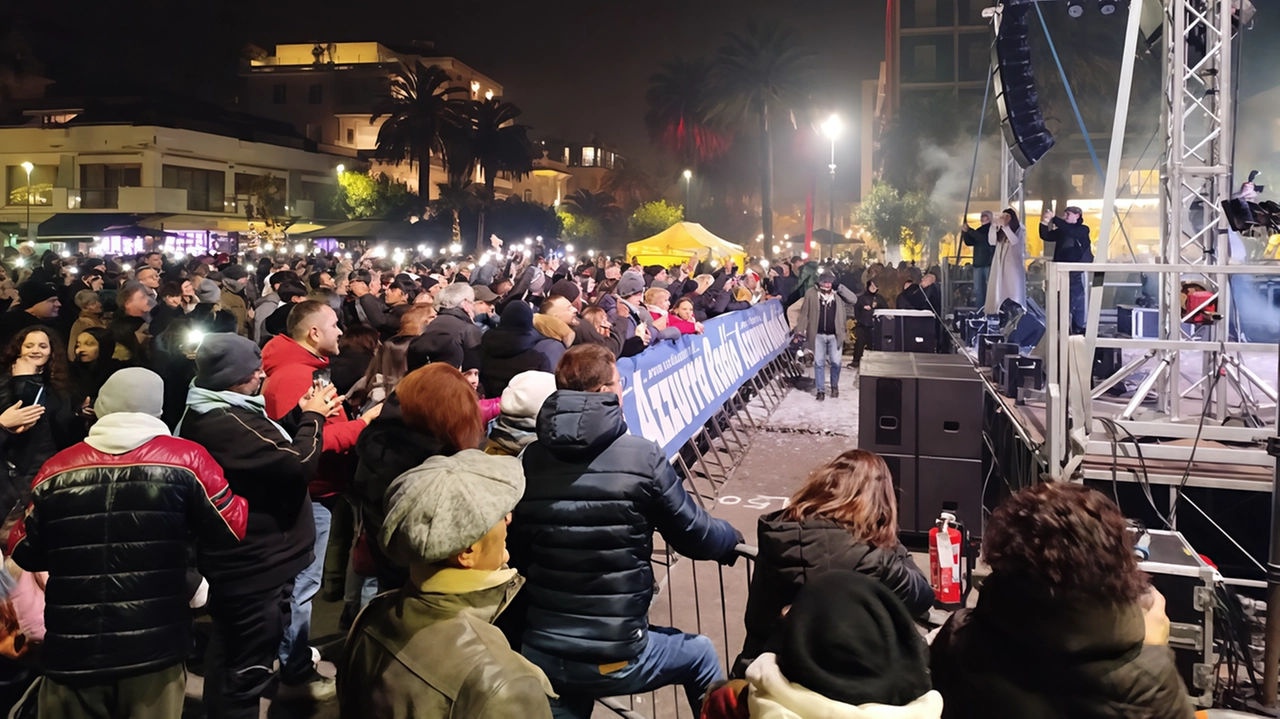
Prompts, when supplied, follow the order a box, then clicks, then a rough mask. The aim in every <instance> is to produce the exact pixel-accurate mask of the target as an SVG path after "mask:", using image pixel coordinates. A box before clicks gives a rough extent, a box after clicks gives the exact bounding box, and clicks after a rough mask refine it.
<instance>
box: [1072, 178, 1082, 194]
mask: <svg viewBox="0 0 1280 719" xmlns="http://www.w3.org/2000/svg"><path fill="white" fill-rule="evenodd" d="M1071 186H1072V187H1074V188H1076V191H1077V192H1078V191H1081V190H1083V189H1084V175H1072V176H1071Z"/></svg>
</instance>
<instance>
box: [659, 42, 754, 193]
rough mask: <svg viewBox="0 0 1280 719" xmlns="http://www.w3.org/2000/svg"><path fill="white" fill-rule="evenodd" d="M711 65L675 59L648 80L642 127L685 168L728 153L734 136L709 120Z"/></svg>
mask: <svg viewBox="0 0 1280 719" xmlns="http://www.w3.org/2000/svg"><path fill="white" fill-rule="evenodd" d="M713 88H714V84H713V76H712V65H711V63H709V62H707V61H706V60H702V59H698V60H685V59H683V58H676V59H675V60H674V61H672V62H669V63H666V64H665V65H663V66H662V69H661V70H660V71H659V72H657V73H655V74H654V75H652V76H651V77H650V78H649V90H648V92H646V93H645V102H646V103H647V104H648V106H649V109H648V111H646V112H645V114H644V124H645V127H646V128H648V130H649V137H650V139H652V140H653V141H654V142H655V143H657V144H658V145H660V146H662V147H664V148H666V149H667V150H669V151H670V152H671V153H672V154H674V155H675V156H676V159H677V160H678V161H679V162H680V164H681V165H682V166H684V167H688V168H693V169H698V170H700V169H701V167H702V165H703V163H706V162H709V161H711V160H714V159H716V158H717V157H719V156H720V155H722V154H724V152H725V151H726V150H728V149H729V145H730V144H732V142H733V134H732V133H731V132H730V131H729V130H728V129H727V128H726V127H724V126H723V123H716V122H714V121H713V120H712V118H711V110H712V108H713V106H714V99H715V91H714V89H713Z"/></svg>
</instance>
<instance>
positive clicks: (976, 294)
mask: <svg viewBox="0 0 1280 719" xmlns="http://www.w3.org/2000/svg"><path fill="white" fill-rule="evenodd" d="M990 281H991V265H987V266H986V267H975V268H973V306H974V307H977V308H978V309H982V308H983V307H985V306H986V304H987V283H988V282H990Z"/></svg>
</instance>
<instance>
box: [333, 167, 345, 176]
mask: <svg viewBox="0 0 1280 719" xmlns="http://www.w3.org/2000/svg"><path fill="white" fill-rule="evenodd" d="M333 169H334V170H337V172H338V177H342V173H344V172H346V171H347V166H346V165H338V166H337V167H335V168H333Z"/></svg>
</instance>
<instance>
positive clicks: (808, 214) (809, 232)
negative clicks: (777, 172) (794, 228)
mask: <svg viewBox="0 0 1280 719" xmlns="http://www.w3.org/2000/svg"><path fill="white" fill-rule="evenodd" d="M817 184H818V178H817V176H816V175H814V176H813V177H810V178H809V194H808V196H806V197H805V199H804V253H805V254H806V255H812V254H813V193H814V190H815V189H816V188H817Z"/></svg>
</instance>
